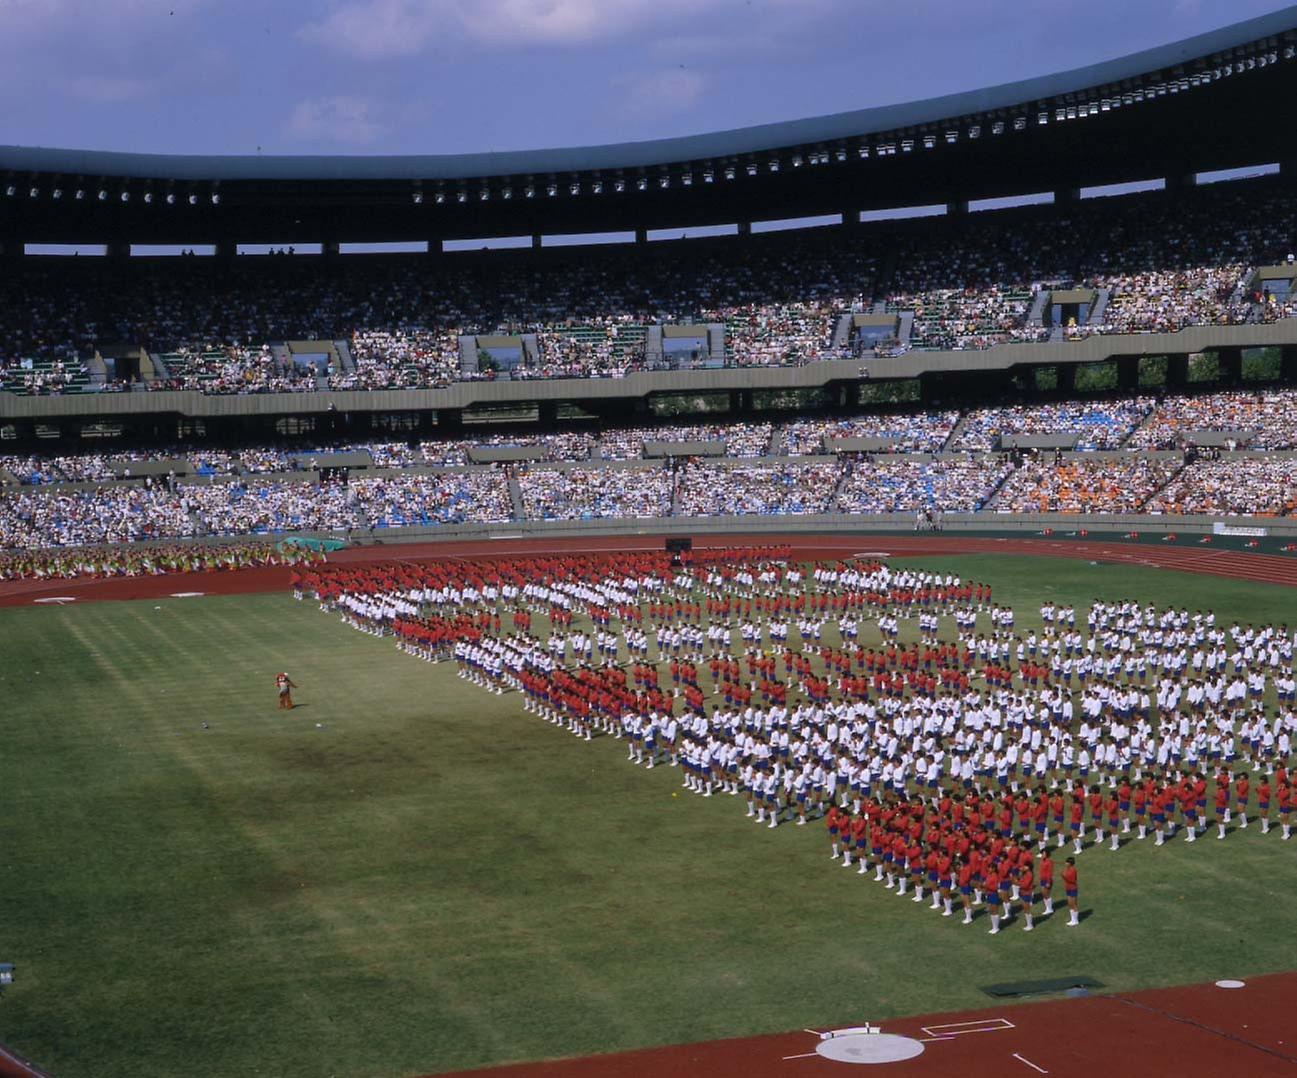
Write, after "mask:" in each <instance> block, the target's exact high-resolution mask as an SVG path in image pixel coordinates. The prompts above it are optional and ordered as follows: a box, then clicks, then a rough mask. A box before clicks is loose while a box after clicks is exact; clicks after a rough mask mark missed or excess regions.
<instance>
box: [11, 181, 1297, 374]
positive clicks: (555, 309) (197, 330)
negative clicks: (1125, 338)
mask: <svg viewBox="0 0 1297 1078" xmlns="http://www.w3.org/2000/svg"><path fill="white" fill-rule="evenodd" d="M1294 231H1297V209H1295V208H1294V207H1293V206H1292V205H1291V199H1290V198H1289V196H1288V193H1287V192H1286V191H1285V190H1284V189H1283V188H1282V186H1281V185H1279V184H1276V183H1274V182H1271V181H1254V182H1251V183H1247V184H1240V185H1225V186H1220V187H1215V188H1213V189H1203V190H1199V191H1189V192H1184V193H1182V195H1181V196H1180V197H1177V198H1175V199H1171V198H1168V197H1167V196H1165V195H1164V194H1161V193H1154V194H1145V195H1135V196H1129V197H1127V198H1122V199H1096V200H1093V201H1085V202H1082V203H1079V204H1076V205H1073V206H1069V207H1067V208H1066V209H1059V208H1056V207H1048V208H1043V207H1037V208H1027V209H1019V210H1013V211H1006V212H1004V213H989V214H970V215H967V216H965V217H961V218H960V219H958V220H942V221H923V222H913V221H911V222H887V223H879V224H876V225H871V226H870V228H869V230H868V231H867V232H866V231H856V230H819V231H815V232H808V233H799V234H793V233H785V234H778V235H775V234H772V235H762V236H752V237H747V238H745V239H744V240H742V241H741V242H742V245H743V252H742V254H743V257H741V258H738V257H735V253H734V251H735V249H734V245H735V243H736V242H739V241H735V240H732V239H731V240H726V239H717V240H708V241H702V240H700V241H691V245H678V244H650V245H647V247H645V248H637V249H636V250H635V252H634V257H631V258H628V257H626V253H625V252H624V251H617V250H605V251H597V250H588V251H583V252H580V253H573V252H558V251H551V252H546V253H545V254H544V255H543V256H535V255H533V254H532V253H530V252H527V253H518V254H516V255H496V256H494V257H481V258H479V257H476V256H468V257H465V258H463V259H459V258H456V259H454V260H451V259H449V258H447V259H423V258H390V259H388V258H375V259H366V260H364V261H357V260H343V261H339V262H337V263H330V262H329V260H326V259H318V260H317V259H310V258H304V257H293V258H276V259H252V258H248V259H243V260H240V262H239V264H238V266H237V268H236V269H235V270H233V271H231V269H230V268H229V267H228V266H226V265H224V264H223V263H221V264H218V263H217V260H215V259H212V260H208V259H202V258H192V259H184V260H182V261H181V262H180V263H175V262H172V263H170V264H160V263H159V262H158V261H154V260H144V259H130V260H127V262H126V263H124V264H122V263H118V262H113V263H111V264H109V263H107V261H106V260H100V259H77V260H71V259H68V260H58V263H59V264H53V263H54V260H51V261H50V262H42V263H37V264H34V265H31V266H24V269H23V272H22V273H21V274H6V275H5V280H4V281H0V385H3V386H4V387H5V388H10V389H14V390H16V391H19V392H27V393H57V392H66V391H70V390H72V389H76V388H80V387H82V386H84V385H85V383H86V380H87V372H86V367H85V360H86V359H87V358H88V357H89V356H90V355H91V354H92V353H93V351H94V349H95V346H96V345H97V344H100V343H103V342H107V341H112V342H129V343H131V344H134V345H139V346H141V347H143V348H145V349H147V350H148V351H149V352H150V353H152V354H155V355H165V356H168V357H171V358H170V359H168V361H167V362H168V365H169V368H170V369H169V372H168V376H167V377H165V378H161V379H157V380H155V381H153V383H152V387H153V388H159V389H176V388H181V389H197V390H200V391H202V392H204V393H221V394H226V393H265V392H291V391H297V390H309V389H314V388H316V385H317V381H318V380H319V379H323V382H324V384H326V385H327V386H328V387H329V388H331V389H339V390H341V389H365V390H369V389H389V388H413V387H424V388H426V387H437V386H444V385H447V384H449V383H450V382H452V381H455V380H457V379H460V378H464V377H476V376H479V375H480V373H481V372H474V371H473V370H472V369H471V367H472V364H470V365H469V366H470V369H469V370H468V371H462V370H461V358H460V343H459V342H460V338H461V336H478V335H482V334H507V335H525V334H530V333H534V334H536V340H537V345H538V347H537V349H536V350H535V351H534V352H533V351H532V350H530V349H528V350H525V352H524V354H523V356H522V357H521V358H522V362H521V364H520V365H519V367H518V368H517V369H516V370H515V371H513V372H511V376H513V377H519V378H535V377H571V376H609V375H614V376H615V375H619V374H625V373H626V372H628V371H631V370H638V369H643V368H652V367H654V366H656V365H659V364H661V363H663V362H664V361H665V359H666V357H664V356H663V355H660V354H659V355H652V354H649V352H648V351H647V349H646V336H645V333H646V328H647V327H649V326H653V325H657V324H663V325H673V324H675V325H685V324H688V325H711V324H722V325H724V326H725V327H726V349H725V362H726V363H729V364H732V365H739V366H745V365H783V364H797V363H804V362H808V361H813V360H817V359H824V358H836V357H838V356H839V355H841V354H843V353H844V351H845V350H846V345H845V344H844V345H840V346H839V345H835V344H834V331H835V327H836V326H837V324H838V320H839V319H840V317H841V316H842V315H844V314H848V313H851V312H853V311H867V310H872V309H874V305H875V303H876V301H877V300H879V299H881V300H883V301H884V302H885V305H886V307H887V309H888V310H890V311H893V312H897V313H901V312H913V316H914V318H913V328H912V333H911V338H910V340H909V342H907V343H908V344H912V345H915V346H918V347H926V348H934V347H940V348H954V349H980V348H987V347H990V346H992V345H995V344H998V343H1001V342H1004V341H1024V340H1025V341H1034V340H1044V339H1047V338H1049V337H1050V335H1051V330H1050V328H1049V326H1048V320H1046V322H1045V323H1041V322H1040V321H1039V320H1035V321H1033V320H1031V319H1029V313H1030V311H1031V308H1032V306H1033V302H1034V300H1035V299H1036V298H1037V297H1038V296H1039V295H1040V294H1041V293H1042V291H1045V290H1052V289H1055V288H1057V287H1085V288H1093V289H1095V290H1098V291H1103V292H1106V293H1107V295H1108V299H1107V303H1106V307H1105V309H1104V310H1103V311H1102V312H1101V313H1100V314H1099V315H1098V317H1097V318H1096V319H1095V320H1094V324H1090V325H1081V326H1076V327H1072V328H1069V329H1068V330H1067V331H1066V333H1065V336H1067V337H1079V336H1085V335H1088V334H1090V333H1134V332H1150V331H1158V330H1176V329H1180V328H1182V327H1184V326H1186V325H1191V324H1232V323H1239V322H1248V321H1266V320H1272V319H1273V318H1276V317H1280V316H1282V315H1284V314H1286V313H1288V312H1290V310H1291V309H1292V305H1291V303H1290V302H1288V301H1285V302H1283V303H1278V302H1272V301H1271V298H1270V297H1265V298H1263V299H1260V300H1259V299H1258V298H1257V295H1256V291H1255V289H1254V288H1252V287H1251V284H1252V281H1251V278H1252V270H1253V269H1254V268H1255V267H1258V266H1262V265H1266V264H1271V263H1276V262H1280V261H1282V260H1283V259H1284V258H1285V257H1286V255H1287V254H1288V253H1289V250H1290V247H1291V243H1292V240H1291V237H1292V235H1293V233H1294ZM884 248H887V249H890V250H893V251H895V259H894V269H893V270H892V274H891V277H890V279H888V280H887V281H886V282H885V283H883V287H882V289H881V290H880V288H879V285H880V281H879V272H878V263H877V260H876V258H875V256H874V255H872V254H871V253H870V252H872V251H878V250H882V249H884ZM541 259H543V262H542V260H541ZM67 263H74V264H72V265H68V264H67ZM287 340H319V341H344V342H346V343H347V345H348V348H349V351H350V353H351V356H352V359H353V360H354V364H346V363H345V362H343V361H342V359H341V357H336V358H335V359H334V360H332V361H331V366H330V367H329V369H328V370H327V371H323V372H320V374H319V377H318V378H317V372H316V370H315V369H314V368H313V367H299V366H297V365H296V364H294V363H293V362H292V361H291V359H290V358H288V357H286V356H285V355H283V354H282V353H281V355H280V356H279V357H278V358H277V356H276V354H275V353H274V352H273V351H272V350H271V348H270V344H271V343H272V342H280V341H287ZM353 367H354V369H353ZM103 388H123V386H122V385H120V384H114V385H112V386H105V387H103Z"/></svg>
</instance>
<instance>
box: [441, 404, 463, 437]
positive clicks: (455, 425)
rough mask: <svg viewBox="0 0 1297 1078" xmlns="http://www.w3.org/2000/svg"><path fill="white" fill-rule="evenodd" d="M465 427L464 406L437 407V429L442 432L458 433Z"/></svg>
mask: <svg viewBox="0 0 1297 1078" xmlns="http://www.w3.org/2000/svg"><path fill="white" fill-rule="evenodd" d="M463 429H464V410H463V409H462V408H439V409H437V431H438V433H440V434H458V433H460V431H462V430H463Z"/></svg>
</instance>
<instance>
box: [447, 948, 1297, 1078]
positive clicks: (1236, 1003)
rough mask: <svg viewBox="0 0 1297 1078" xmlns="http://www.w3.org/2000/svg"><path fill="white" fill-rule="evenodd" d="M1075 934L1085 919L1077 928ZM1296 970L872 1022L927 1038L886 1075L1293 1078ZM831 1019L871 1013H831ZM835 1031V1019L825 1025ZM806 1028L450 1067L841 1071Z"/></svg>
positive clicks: (562, 1074) (620, 1076)
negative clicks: (1240, 981)
mask: <svg viewBox="0 0 1297 1078" xmlns="http://www.w3.org/2000/svg"><path fill="white" fill-rule="evenodd" d="M1081 931H1084V928H1082V929H1081ZM1294 994H1297V973H1281V974H1276V975H1272V976H1268V977H1258V978H1256V979H1254V980H1250V981H1248V982H1247V983H1246V987H1244V988H1240V989H1233V990H1231V989H1222V988H1217V987H1215V986H1214V985H1191V986H1188V987H1183V988H1164V989H1157V990H1154V991H1149V992H1135V993H1130V994H1125V995H1121V994H1118V995H1101V996H1088V997H1085V998H1082V999H1061V1000H1051V1001H1049V1002H1043V1003H1023V1004H1015V1005H1001V1006H997V1007H992V1008H988V1009H986V1010H980V1011H967V1012H961V1013H957V1014H942V1015H928V1016H924V1017H918V1018H901V1019H896V1020H895V1021H891V1022H883V1023H881V1025H882V1029H883V1032H884V1033H891V1034H900V1035H902V1036H907V1037H913V1038H915V1039H917V1040H921V1041H923V1042H924V1051H923V1054H922V1055H920V1056H916V1057H915V1058H914V1059H910V1060H906V1061H904V1062H900V1063H888V1064H885V1065H880V1066H879V1068H878V1070H877V1071H874V1070H867V1071H865V1072H863V1073H866V1074H872V1073H880V1074H884V1075H886V1076H887V1078H952V1076H954V1078H1035V1075H1037V1074H1047V1075H1050V1076H1051V1078H1096V1076H1102V1078H1161V1076H1163V1075H1180V1076H1184V1078H1198V1076H1207V1075H1213V1076H1219V1078H1233V1076H1235V1075H1240V1076H1242V1075H1246V1076H1247V1078H1293V1076H1294V1075H1297V1020H1295V1019H1294V1012H1293V1008H1292V1000H1293V997H1294ZM837 1018H838V1019H839V1021H840V1026H839V1028H840V1027H849V1026H854V1025H860V1024H863V1023H864V1022H865V1021H867V1020H868V1018H869V1016H868V1015H855V1016H852V1017H849V1018H847V1017H844V1016H842V1015H838V1016H837ZM826 1028H833V1027H826ZM818 1041H819V1038H818V1037H817V1036H814V1035H813V1034H810V1033H807V1032H805V1031H802V1032H797V1033H777V1034H772V1035H769V1036H763V1037H746V1038H741V1039H734V1040H721V1041H705V1042H702V1043H699V1044H681V1045H670V1046H668V1047H663V1048H648V1049H644V1050H642V1051H635V1052H621V1053H617V1054H612V1055H602V1056H585V1057H582V1058H578V1059H563V1060H551V1061H549V1062H541V1063H519V1064H513V1065H510V1066H505V1067H491V1068H487V1069H485V1070H474V1071H456V1072H448V1074H449V1073H453V1074H454V1075H456V1076H457V1078H469V1076H473V1078H817V1076H818V1078H823V1076H827V1075H831V1074H838V1075H841V1074H844V1073H850V1072H848V1071H844V1070H843V1067H844V1064H842V1063H835V1062H833V1061H831V1060H827V1059H824V1058H822V1057H820V1056H818V1055H815V1054H814V1052H815V1045H816V1044H817V1043H818Z"/></svg>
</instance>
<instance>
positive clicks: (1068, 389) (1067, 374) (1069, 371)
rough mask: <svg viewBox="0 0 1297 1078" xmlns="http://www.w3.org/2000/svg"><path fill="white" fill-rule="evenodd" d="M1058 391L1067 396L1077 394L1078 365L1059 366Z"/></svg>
mask: <svg viewBox="0 0 1297 1078" xmlns="http://www.w3.org/2000/svg"><path fill="white" fill-rule="evenodd" d="M1058 391H1059V392H1060V393H1064V394H1067V395H1069V396H1070V395H1071V394H1073V393H1075V392H1076V364H1075V363H1060V364H1059V365H1058Z"/></svg>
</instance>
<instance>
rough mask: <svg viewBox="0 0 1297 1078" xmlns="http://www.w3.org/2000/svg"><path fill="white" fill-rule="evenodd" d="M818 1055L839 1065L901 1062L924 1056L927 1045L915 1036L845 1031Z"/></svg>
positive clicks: (821, 1047)
mask: <svg viewBox="0 0 1297 1078" xmlns="http://www.w3.org/2000/svg"><path fill="white" fill-rule="evenodd" d="M815 1052H816V1054H817V1055H820V1056H823V1057H824V1058H825V1059H832V1060H834V1061H835V1062H837V1063H899V1062H900V1061H901V1060H903V1059H913V1058H914V1057H915V1056H917V1055H922V1054H923V1045H922V1044H921V1043H920V1042H919V1041H916V1040H915V1039H914V1038H913V1037H899V1036H897V1035H896V1034H895V1033H852V1032H846V1031H844V1032H842V1033H840V1034H838V1035H837V1036H833V1037H827V1038H825V1039H824V1040H822V1041H820V1043H819V1044H817V1045H816V1046H815Z"/></svg>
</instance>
